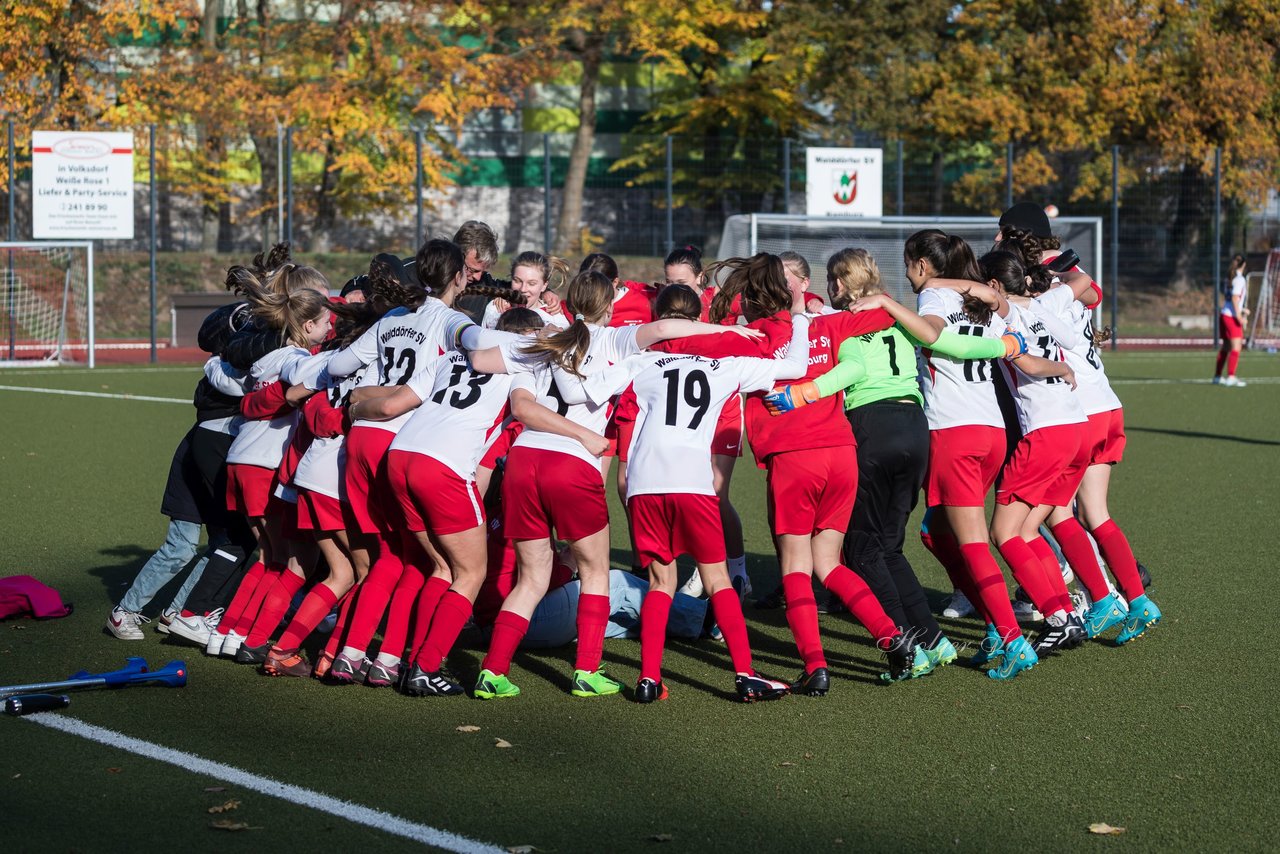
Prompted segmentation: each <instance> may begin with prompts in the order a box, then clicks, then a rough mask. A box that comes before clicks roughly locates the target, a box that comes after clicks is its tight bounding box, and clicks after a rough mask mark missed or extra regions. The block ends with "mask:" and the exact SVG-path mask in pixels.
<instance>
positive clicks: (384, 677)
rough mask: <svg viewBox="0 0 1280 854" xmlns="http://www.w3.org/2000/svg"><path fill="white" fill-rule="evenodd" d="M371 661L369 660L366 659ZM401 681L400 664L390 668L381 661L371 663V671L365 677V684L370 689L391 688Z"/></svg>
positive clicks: (397, 663)
mask: <svg viewBox="0 0 1280 854" xmlns="http://www.w3.org/2000/svg"><path fill="white" fill-rule="evenodd" d="M365 661H369V659H367V658H366V659H365ZM399 679H400V662H396V663H395V664H393V665H391V666H390V667H388V666H387V665H385V664H383V663H382V662H380V661H372V662H370V663H369V669H368V671H367V672H366V673H365V676H364V684H366V685H368V686H369V687H370V688H390V687H391V686H392V685H394V684H396V682H397V681H399Z"/></svg>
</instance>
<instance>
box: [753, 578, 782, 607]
mask: <svg viewBox="0 0 1280 854" xmlns="http://www.w3.org/2000/svg"><path fill="white" fill-rule="evenodd" d="M756 607H757V608H759V609H760V610H762V611H775V610H777V609H778V608H785V607H787V599H786V594H785V593H783V591H782V585H781V584H779V585H778V586H777V587H775V588H773V590H772V591H771V592H769V593H766V594H765V595H763V596H761V597H760V598H759V599H757V600H756Z"/></svg>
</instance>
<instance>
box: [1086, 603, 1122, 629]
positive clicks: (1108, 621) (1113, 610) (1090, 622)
mask: <svg viewBox="0 0 1280 854" xmlns="http://www.w3.org/2000/svg"><path fill="white" fill-rule="evenodd" d="M1117 601H1118V600H1117V598H1116V595H1115V594H1114V593H1112V594H1111V595H1110V596H1107V597H1105V598H1102V599H1099V600H1098V601H1097V602H1094V603H1093V605H1092V606H1090V608H1089V610H1088V611H1086V612H1085V615H1084V630H1085V632H1087V633H1088V635H1089V637H1091V638H1096V637H1097V636H1098V635H1100V634H1102V633H1103V632H1105V631H1106V630H1107V629H1109V628H1111V627H1112V626H1118V625H1120V624H1121V623H1123V622H1124V613H1125V612H1124V611H1121V610H1120V608H1119V607H1118V606H1117V604H1116V603H1117Z"/></svg>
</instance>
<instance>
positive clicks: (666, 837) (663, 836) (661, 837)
mask: <svg viewBox="0 0 1280 854" xmlns="http://www.w3.org/2000/svg"><path fill="white" fill-rule="evenodd" d="M649 838H650V839H652V840H653V841H654V842H670V841H671V840H673V839H675V837H674V836H672V835H671V834H670V833H655V834H654V835H653V836H650V837H649Z"/></svg>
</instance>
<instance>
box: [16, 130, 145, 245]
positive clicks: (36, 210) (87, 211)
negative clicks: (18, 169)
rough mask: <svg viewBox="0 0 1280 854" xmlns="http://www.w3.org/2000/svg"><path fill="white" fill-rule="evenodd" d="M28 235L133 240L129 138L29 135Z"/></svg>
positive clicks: (55, 133) (58, 133) (122, 135)
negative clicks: (29, 195)
mask: <svg viewBox="0 0 1280 854" xmlns="http://www.w3.org/2000/svg"><path fill="white" fill-rule="evenodd" d="M31 207H32V223H31V226H32V228H31V232H32V236H33V237H34V238H35V239H37V240H44V239H60V240H86V239H92V238H103V239H108V238H115V239H130V238H132V237H133V134H130V133H82V132H80V131H44V130H38V131H33V132H32V134H31Z"/></svg>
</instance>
